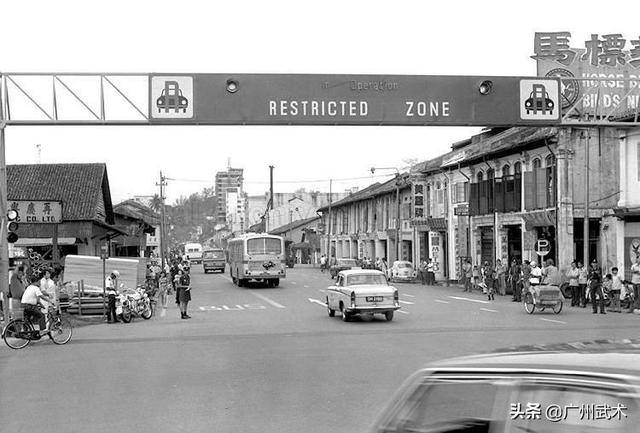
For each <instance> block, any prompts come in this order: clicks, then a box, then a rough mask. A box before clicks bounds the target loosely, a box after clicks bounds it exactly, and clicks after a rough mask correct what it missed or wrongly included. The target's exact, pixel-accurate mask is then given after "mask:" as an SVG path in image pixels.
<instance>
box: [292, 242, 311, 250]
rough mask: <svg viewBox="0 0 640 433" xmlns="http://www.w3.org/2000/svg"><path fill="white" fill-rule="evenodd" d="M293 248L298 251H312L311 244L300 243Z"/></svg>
mask: <svg viewBox="0 0 640 433" xmlns="http://www.w3.org/2000/svg"><path fill="white" fill-rule="evenodd" d="M291 248H293V249H296V250H311V249H313V248H312V247H311V244H310V243H309V242H298V243H297V244H293V245H291Z"/></svg>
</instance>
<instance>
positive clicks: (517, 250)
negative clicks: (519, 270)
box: [505, 225, 522, 264]
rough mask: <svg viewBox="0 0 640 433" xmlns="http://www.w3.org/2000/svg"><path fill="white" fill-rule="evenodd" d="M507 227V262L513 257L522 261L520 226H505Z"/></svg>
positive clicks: (519, 261)
mask: <svg viewBox="0 0 640 433" xmlns="http://www.w3.org/2000/svg"><path fill="white" fill-rule="evenodd" d="M505 228H506V229H507V256H508V260H509V261H508V263H509V264H511V262H512V261H513V259H515V260H517V261H518V263H521V262H522V227H520V226H519V225H513V226H505Z"/></svg>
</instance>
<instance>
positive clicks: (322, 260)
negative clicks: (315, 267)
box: [320, 254, 327, 273]
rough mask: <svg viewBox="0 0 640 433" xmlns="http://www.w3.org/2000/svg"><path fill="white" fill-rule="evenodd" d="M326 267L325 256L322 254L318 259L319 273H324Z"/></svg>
mask: <svg viewBox="0 0 640 433" xmlns="http://www.w3.org/2000/svg"><path fill="white" fill-rule="evenodd" d="M326 267H327V256H326V255H324V254H323V255H322V256H321V257H320V272H322V273H324V270H325V268H326Z"/></svg>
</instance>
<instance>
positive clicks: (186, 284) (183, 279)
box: [176, 269, 191, 319]
mask: <svg viewBox="0 0 640 433" xmlns="http://www.w3.org/2000/svg"><path fill="white" fill-rule="evenodd" d="M178 275H179V276H180V278H179V280H178V285H177V287H176V304H178V306H179V307H180V318H181V319H191V316H189V315H188V314H187V306H188V305H189V301H190V300H191V287H190V286H191V278H190V277H189V271H188V269H183V270H182V271H180V273H179V274H178Z"/></svg>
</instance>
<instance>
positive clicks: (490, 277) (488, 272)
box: [482, 261, 495, 301]
mask: <svg viewBox="0 0 640 433" xmlns="http://www.w3.org/2000/svg"><path fill="white" fill-rule="evenodd" d="M482 284H483V289H485V290H486V295H487V299H488V300H490V301H491V300H493V299H495V295H494V293H495V271H494V269H493V267H491V265H489V262H488V261H485V262H484V266H483V267H482Z"/></svg>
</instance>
